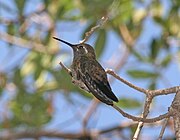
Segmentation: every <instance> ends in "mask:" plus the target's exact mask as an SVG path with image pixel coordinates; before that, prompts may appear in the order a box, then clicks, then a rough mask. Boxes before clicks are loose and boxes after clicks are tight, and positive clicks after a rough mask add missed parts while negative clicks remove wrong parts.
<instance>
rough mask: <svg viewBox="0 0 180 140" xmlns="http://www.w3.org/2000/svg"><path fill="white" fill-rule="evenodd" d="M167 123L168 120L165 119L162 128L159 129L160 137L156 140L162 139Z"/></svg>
mask: <svg viewBox="0 0 180 140" xmlns="http://www.w3.org/2000/svg"><path fill="white" fill-rule="evenodd" d="M168 121H169V118H166V119H165V120H164V122H163V126H162V128H161V132H160V135H159V138H158V140H162V137H163V134H164V131H165V129H166V126H167V123H168Z"/></svg>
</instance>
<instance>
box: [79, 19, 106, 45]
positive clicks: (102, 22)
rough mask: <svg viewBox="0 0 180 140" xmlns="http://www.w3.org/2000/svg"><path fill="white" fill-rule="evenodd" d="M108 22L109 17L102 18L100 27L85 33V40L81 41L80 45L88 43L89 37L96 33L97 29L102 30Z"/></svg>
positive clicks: (97, 26)
mask: <svg viewBox="0 0 180 140" xmlns="http://www.w3.org/2000/svg"><path fill="white" fill-rule="evenodd" d="M107 20H108V17H105V16H104V17H102V18H101V20H100V22H99V24H98V25H96V26H94V27H92V28H91V30H90V31H88V32H86V33H85V38H84V39H83V40H82V41H80V43H84V42H86V41H87V40H88V39H89V37H90V36H91V35H92V34H93V33H94V31H95V30H96V29H97V28H100V27H101V26H103V25H104V24H105V23H106V22H107Z"/></svg>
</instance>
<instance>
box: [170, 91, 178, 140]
mask: <svg viewBox="0 0 180 140" xmlns="http://www.w3.org/2000/svg"><path fill="white" fill-rule="evenodd" d="M170 111H171V112H172V117H173V120H174V130H175V135H176V139H177V140H180V91H178V92H177V93H176V96H175V97H174V100H173V102H172V105H171V108H170Z"/></svg>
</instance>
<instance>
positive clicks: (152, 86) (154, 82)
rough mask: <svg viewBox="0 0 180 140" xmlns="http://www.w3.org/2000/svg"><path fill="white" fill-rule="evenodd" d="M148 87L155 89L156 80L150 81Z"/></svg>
mask: <svg viewBox="0 0 180 140" xmlns="http://www.w3.org/2000/svg"><path fill="white" fill-rule="evenodd" d="M148 89H150V90H155V89H156V81H154V80H153V81H152V82H151V83H150V85H149V87H148Z"/></svg>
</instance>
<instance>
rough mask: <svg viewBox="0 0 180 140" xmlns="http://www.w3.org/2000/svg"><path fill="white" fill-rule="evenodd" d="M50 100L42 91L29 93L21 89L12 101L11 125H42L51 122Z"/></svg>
mask: <svg viewBox="0 0 180 140" xmlns="http://www.w3.org/2000/svg"><path fill="white" fill-rule="evenodd" d="M48 105H49V103H48V101H47V100H45V99H44V98H43V96H42V94H41V93H36V92H35V93H33V94H32V93H27V92H26V91H19V92H18V93H17V95H16V97H15V98H14V99H13V100H12V101H11V103H10V109H11V111H12V113H13V117H12V119H11V120H10V121H11V124H10V125H11V127H17V126H22V125H24V126H30V127H40V126H42V125H43V124H45V123H47V122H49V120H50V119H51V115H50V114H49V113H48V111H47V109H48Z"/></svg>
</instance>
